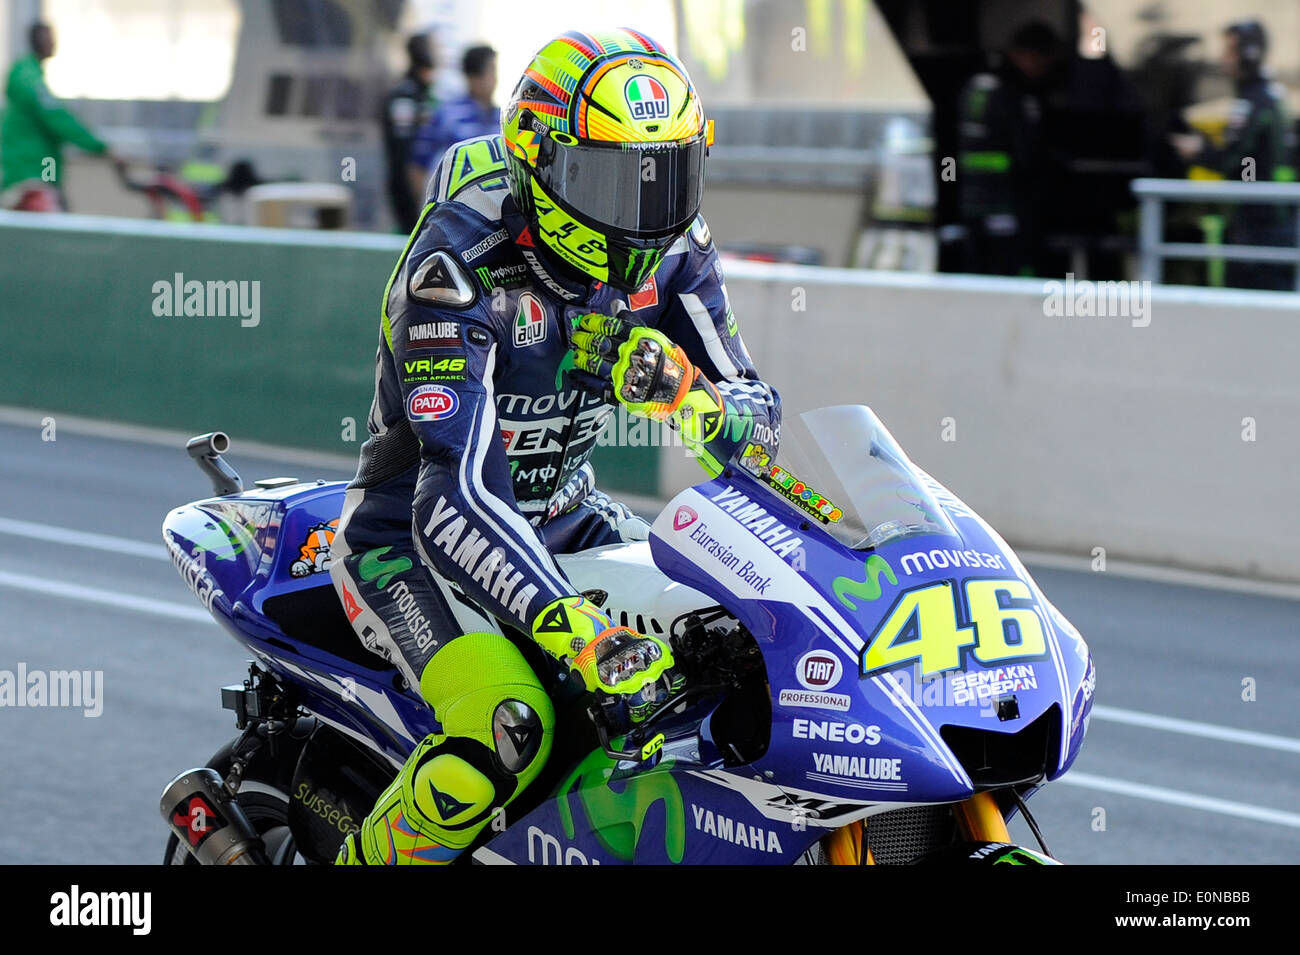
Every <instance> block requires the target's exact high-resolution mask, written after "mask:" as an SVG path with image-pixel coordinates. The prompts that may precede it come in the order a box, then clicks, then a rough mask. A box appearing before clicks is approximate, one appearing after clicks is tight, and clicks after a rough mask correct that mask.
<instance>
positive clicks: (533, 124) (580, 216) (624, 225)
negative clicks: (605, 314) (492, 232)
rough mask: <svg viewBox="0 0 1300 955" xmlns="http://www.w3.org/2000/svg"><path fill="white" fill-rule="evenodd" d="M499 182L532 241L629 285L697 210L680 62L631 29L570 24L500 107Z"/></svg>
mask: <svg viewBox="0 0 1300 955" xmlns="http://www.w3.org/2000/svg"><path fill="white" fill-rule="evenodd" d="M502 133H503V135H504V138H505V145H506V162H507V164H508V166H509V169H510V190H511V193H512V194H513V196H514V198H515V202H516V203H517V204H518V205H519V208H520V211H521V212H522V213H523V216H524V218H525V220H527V222H528V226H529V229H530V230H531V232H532V233H533V234H534V235H535V236H536V238H537V240H540V242H541V243H542V244H543V245H545V246H546V248H547V249H548V250H549V251H551V252H553V253H555V255H556V256H558V257H559V258H560V259H561V260H562V261H564V262H565V263H567V264H568V265H569V266H571V267H572V268H574V269H576V270H577V271H578V272H580V273H582V274H584V275H586V276H590V277H591V278H595V279H598V280H600V281H602V282H607V283H609V284H610V285H613V286H614V287H615V288H619V289H622V290H624V291H629V292H632V291H636V290H637V289H638V288H640V287H641V286H642V285H643V284H644V283H645V281H646V279H648V278H649V277H650V275H651V273H653V272H654V270H655V269H656V268H658V266H659V263H660V261H662V259H663V254H664V252H665V251H666V250H667V248H668V247H669V246H670V245H672V244H673V242H675V241H676V240H677V238H678V237H679V236H681V235H682V234H683V233H684V232H685V231H686V230H687V229H688V228H690V225H691V223H692V222H693V221H694V219H695V216H696V215H697V214H698V213H699V209H700V198H701V196H702V194H703V191H704V160H705V156H706V154H707V152H708V147H709V144H710V142H711V141H712V127H711V124H709V123H708V122H706V121H705V118H704V109H703V107H702V106H701V104H700V99H699V96H698V95H697V94H696V92H695V87H694V86H692V85H691V80H690V77H689V76H687V74H686V69H685V67H683V66H682V64H681V63H680V62H679V61H678V60H677V59H676V57H674V56H672V55H671V54H669V53H668V52H666V51H665V50H664V49H663V47H661V46H659V44H657V43H655V41H654V40H652V39H650V38H649V37H647V36H646V35H645V34H643V33H638V32H637V31H636V30H627V29H623V30H611V31H609V32H601V33H582V32H579V31H570V32H568V33H565V34H563V35H562V36H559V37H556V38H555V39H554V40H552V41H551V42H550V43H548V44H547V45H546V46H544V47H543V48H542V49H541V51H540V52H538V54H537V55H536V56H535V57H533V60H532V62H531V63H529V65H528V68H527V69H526V70H524V75H523V77H522V78H521V79H520V80H519V84H518V85H517V86H516V87H515V90H514V93H513V94H512V95H511V98H510V102H509V103H508V104H507V106H506V108H505V109H504V110H503V111H502Z"/></svg>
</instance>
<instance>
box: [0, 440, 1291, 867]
mask: <svg viewBox="0 0 1300 955" xmlns="http://www.w3.org/2000/svg"><path fill="white" fill-rule="evenodd" d="M10 420H13V416H12V415H10ZM229 457H230V459H231V460H232V462H233V463H234V464H235V466H236V469H237V470H238V471H239V472H240V474H241V475H243V477H244V478H245V480H246V482H249V483H251V480H252V479H255V478H259V477H268V476H273V475H282V474H290V475H293V476H296V477H302V478H316V477H320V478H326V479H345V478H349V477H351V469H349V468H339V467H324V466H319V465H303V464H302V463H301V462H299V463H295V464H286V463H285V462H284V461H283V460H270V459H266V458H261V459H259V458H256V457H253V456H250V455H248V454H242V453H240V452H239V449H238V446H236V448H235V449H234V451H233V452H232V453H231V454H230V455H229ZM956 490H958V493H960V489H956ZM209 494H210V491H209V485H208V483H207V481H206V479H205V478H204V477H203V476H202V475H201V474H200V473H199V471H198V469H197V468H196V467H195V466H194V465H193V463H192V462H191V461H190V460H189V459H188V457H187V456H186V455H185V453H184V450H183V448H181V447H180V446H179V445H177V446H174V447H168V446H165V445H162V444H159V443H151V442H147V441H140V440H135V439H124V438H123V437H121V436H112V437H109V436H104V435H103V434H87V433H73V432H71V431H70V430H69V429H68V428H66V427H61V428H60V430H59V431H58V434H57V440H55V441H53V442H48V441H42V440H41V433H40V429H39V427H38V426H36V425H35V424H29V423H0V670H9V671H16V669H17V666H18V664H19V663H20V662H22V663H25V664H26V667H27V669H28V671H29V672H30V671H33V670H37V669H45V670H71V669H77V670H102V671H103V711H102V714H101V715H99V716H98V717H87V716H85V715H84V714H83V711H82V710H80V709H60V708H30V707H21V708H20V707H0V863H104V864H120V863H153V862H157V861H158V860H159V859H160V858H161V854H162V847H163V843H164V841H165V839H166V836H167V832H166V828H165V826H164V824H163V823H162V821H161V819H160V817H159V814H158V796H159V794H160V792H161V790H162V787H163V785H164V784H165V783H166V782H167V781H168V780H169V779H170V778H171V777H172V776H173V775H175V774H176V773H177V772H180V771H181V770H184V769H188V768H190V767H192V766H196V765H200V764H202V763H203V761H204V760H206V759H207V757H208V756H209V755H210V754H211V753H212V752H213V751H215V750H216V749H217V748H218V747H219V746H220V745H221V744H222V743H223V742H225V741H226V740H227V739H228V738H230V737H231V736H233V735H234V732H235V731H234V725H233V722H232V716H231V714H230V713H228V712H226V711H224V710H222V709H221V708H220V702H219V693H218V688H219V687H220V686H221V685H223V684H227V683H232V682H238V680H239V679H240V678H241V677H242V675H243V673H244V671H245V665H244V660H245V658H246V655H245V653H244V652H243V651H242V650H241V648H240V647H239V646H238V645H237V644H236V643H235V642H234V641H232V640H231V639H230V638H229V637H228V636H226V635H225V633H224V632H223V631H222V630H220V628H218V627H217V626H216V624H214V623H212V622H211V621H210V620H204V619H203V618H204V616H205V614H204V612H203V610H202V608H201V607H200V606H199V604H198V603H197V602H196V601H195V600H194V599H193V598H192V597H191V595H190V593H189V591H188V590H187V589H186V587H185V585H184V583H183V582H182V581H181V580H180V578H179V577H178V576H177V574H176V572H175V571H174V570H173V569H172V566H171V564H170V562H169V561H168V560H167V558H166V555H165V552H164V550H163V548H162V546H161V544H160V537H159V526H160V522H161V520H162V518H163V516H164V515H165V514H166V512H167V511H168V510H169V509H170V508H172V507H175V506H176V505H179V504H183V503H185V502H187V501H190V500H194V499H197V498H200V497H206V496H209ZM1027 563H1028V564H1029V567H1030V570H1031V571H1032V572H1033V573H1034V575H1035V577H1036V579H1037V580H1038V582H1039V583H1040V584H1041V585H1042V587H1043V588H1044V590H1045V591H1046V592H1047V594H1048V595H1049V596H1050V597H1051V599H1052V600H1053V602H1055V603H1056V605H1057V606H1058V607H1059V608H1060V609H1061V610H1062V612H1063V613H1065V614H1066V616H1068V617H1069V618H1070V619H1071V620H1072V621H1073V622H1074V623H1075V625H1076V626H1078V628H1079V629H1080V631H1081V632H1082V633H1083V634H1084V636H1085V638H1086V639H1087V640H1088V642H1089V645H1090V646H1091V648H1092V652H1093V654H1094V657H1095V659H1096V662H1097V704H1098V706H1097V709H1096V710H1095V711H1094V716H1093V719H1092V722H1091V727H1090V730H1089V734H1088V738H1087V741H1086V743H1085V744H1084V748H1083V752H1082V754H1081V756H1080V757H1079V759H1078V761H1077V762H1076V764H1075V766H1074V768H1073V769H1072V770H1071V771H1070V773H1069V774H1067V776H1066V777H1065V778H1064V779H1063V780H1061V781H1059V782H1057V783H1054V784H1052V785H1049V786H1047V787H1046V788H1045V789H1043V790H1042V791H1040V792H1039V793H1038V794H1037V795H1035V796H1034V798H1033V799H1032V800H1031V802H1030V808H1031V809H1032V810H1033V811H1034V812H1035V815H1036V816H1037V818H1038V821H1039V823H1040V826H1041V828H1042V830H1043V834H1044V836H1045V837H1046V839H1047V841H1048V844H1049V846H1050V848H1051V850H1052V852H1053V854H1055V855H1056V856H1057V857H1058V858H1060V859H1062V860H1063V861H1065V862H1067V863H1074V864H1087V863H1194V864H1225V863H1227V864H1243V863H1296V862H1300V640H1297V637H1300V623H1298V622H1297V621H1298V620H1300V600H1297V599H1296V598H1295V597H1294V596H1289V595H1287V593H1286V592H1285V591H1283V592H1281V594H1279V592H1278V591H1277V590H1276V589H1273V590H1270V589H1268V588H1260V589H1259V590H1260V592H1252V591H1251V589H1250V588H1249V587H1248V588H1247V589H1246V590H1245V591H1242V590H1235V591H1234V590H1227V589H1223V588H1221V587H1219V586H1205V585H1198V586H1192V585H1188V584H1185V583H1171V582H1158V581H1153V580H1150V579H1139V578H1135V577H1127V576H1121V575H1119V574H1116V573H1114V572H1111V573H1090V572H1087V571H1072V570H1062V569H1060V567H1059V562H1051V561H1049V562H1048V563H1051V564H1052V565H1053V566H1050V567H1048V566H1043V564H1042V563H1036V562H1035V561H1034V560H1032V559H1029V560H1027ZM1201 583H1202V584H1203V583H1204V582H1203V581H1202V582H1201ZM1297 593H1300V589H1298V590H1297ZM1247 679H1249V680H1253V681H1254V694H1255V699H1254V700H1252V701H1247V700H1243V698H1242V696H1243V681H1244V680H1247ZM1012 835H1013V837H1015V838H1016V839H1017V840H1018V841H1020V842H1021V843H1022V844H1025V845H1032V844H1033V843H1032V837H1031V835H1030V833H1029V831H1028V829H1027V827H1025V826H1024V825H1023V824H1022V823H1019V822H1017V823H1016V824H1015V825H1013V827H1012ZM1211 881H1215V880H1211ZM1221 881H1222V880H1221V879H1220V880H1217V881H1216V882H1215V885H1213V886H1209V885H1207V886H1205V887H1208V888H1215V887H1217V888H1222V887H1224V886H1221V885H1219V884H1218V882H1221Z"/></svg>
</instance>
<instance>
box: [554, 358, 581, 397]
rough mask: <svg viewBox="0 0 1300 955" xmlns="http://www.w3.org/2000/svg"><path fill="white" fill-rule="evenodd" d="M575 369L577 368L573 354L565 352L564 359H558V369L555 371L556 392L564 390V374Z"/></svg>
mask: <svg viewBox="0 0 1300 955" xmlns="http://www.w3.org/2000/svg"><path fill="white" fill-rule="evenodd" d="M577 367H578V363H577V361H576V360H575V359H574V355H573V352H571V351H566V352H565V353H564V357H563V358H561V359H560V365H559V367H558V368H556V369H555V390H556V391H563V390H564V373H565V372H567V371H569V370H571V369H574V368H577Z"/></svg>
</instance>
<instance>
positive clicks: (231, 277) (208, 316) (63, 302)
mask: <svg viewBox="0 0 1300 955" xmlns="http://www.w3.org/2000/svg"><path fill="white" fill-rule="evenodd" d="M404 244H405V239H404V238H401V237H398V236H388V235H366V234H360V233H346V232H310V231H296V230H281V229H253V228H244V227H239V226H216V225H202V226H191V225H175V224H172V223H164V222H152V221H147V220H136V219H110V218H98V217H92V216H75V215H70V216H37V215H32V214H30V213H14V212H0V405H16V406H21V407H28V408H38V409H42V410H48V411H50V412H56V413H57V412H64V413H68V414H76V415H82V416H85V417H89V418H100V419H105V420H112V421H123V422H130V423H134V424H142V425H149V426H153V427H159V428H176V429H180V430H184V431H189V432H190V433H193V434H198V433H200V432H203V431H211V430H213V429H216V428H220V429H222V430H225V431H228V432H229V433H230V434H231V435H232V436H233V437H235V438H236V439H238V438H244V439H248V440H256V441H263V442H267V443H271V444H279V445H283V446H287V447H297V448H309V449H314V450H320V451H330V452H335V453H342V454H353V455H354V454H356V453H357V451H358V450H359V448H360V446H361V442H362V441H364V440H365V438H366V415H367V413H368V411H369V408H370V400H371V397H372V395H373V393H374V355H375V348H376V347H377V345H378V342H379V307H380V299H381V297H382V293H383V289H384V286H385V283H386V282H387V280H388V276H389V273H390V272H391V271H392V269H393V264H394V263H395V262H396V260H397V256H398V254H399V253H400V252H401V249H402V247H403V245H404ZM192 282H198V283H201V284H202V292H201V294H200V296H199V298H195V299H193V300H192V304H193V305H194V309H192V310H194V311H201V312H202V313H203V314H201V315H195V314H188V315H187V314H184V313H185V312H186V308H187V302H188V301H189V300H190V293H191V292H192V291H198V290H197V289H196V288H194V287H192V286H191V285H190V283H192ZM178 311H179V312H180V313H181V314H179V315H178V314H177V312H178ZM654 453H655V452H654V450H653V449H651V448H613V447H607V448H600V449H598V451H597V456H596V458H595V461H596V466H597V468H598V469H599V471H600V474H601V478H602V481H603V482H604V483H605V484H607V485H608V486H609V487H612V488H616V489H622V490H628V491H634V492H642V493H653V492H654V491H655V489H656V484H655V480H656V474H655V469H654Z"/></svg>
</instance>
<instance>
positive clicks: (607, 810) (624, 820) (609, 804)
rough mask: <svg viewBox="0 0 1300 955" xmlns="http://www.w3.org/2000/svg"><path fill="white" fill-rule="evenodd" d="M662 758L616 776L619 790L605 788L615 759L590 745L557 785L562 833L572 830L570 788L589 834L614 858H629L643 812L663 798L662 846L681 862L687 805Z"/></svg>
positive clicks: (642, 823)
mask: <svg viewBox="0 0 1300 955" xmlns="http://www.w3.org/2000/svg"><path fill="white" fill-rule="evenodd" d="M670 765H671V761H670V760H665V761H664V762H662V763H660V764H659V765H658V766H657V767H655V769H654V771H652V772H643V773H641V774H640V775H637V776H629V777H628V778H627V779H624V780H621V782H622V783H623V791H622V792H615V791H614V790H613V789H611V788H610V783H609V781H608V777H609V775H610V772H611V770H612V769H613V766H614V763H613V761H611V760H610V758H609V757H608V756H606V755H605V754H604V753H603V752H601V751H600V750H593V751H592V752H591V753H590V754H589V755H588V756H587V758H586V759H584V760H583V761H582V762H581V763H579V764H578V767H577V769H575V770H574V771H573V774H572V775H571V776H569V778H568V779H567V780H565V782H564V783H563V785H561V786H560V789H559V794H558V797H557V798H558V800H559V807H558V808H559V813H560V821H561V823H562V824H563V825H564V834H565V835H566V836H567V837H568V838H570V839H572V838H574V835H575V833H576V831H577V830H576V828H575V826H574V822H573V810H572V809H571V808H570V805H569V796H570V795H571V794H575V793H574V790H575V788H576V790H577V791H576V795H577V797H578V802H579V803H580V804H581V805H582V810H583V812H584V813H586V816H587V822H588V823H589V824H590V826H591V831H592V834H593V835H594V836H595V837H596V840H597V841H598V842H599V843H600V845H601V847H602V848H603V849H604V850H605V851H606V852H608V853H609V854H610V855H612V856H613V857H614V858H616V859H621V860H622V861H624V862H631V861H632V858H633V856H635V855H636V848H637V846H638V845H639V844H640V842H641V830H642V829H643V828H644V826H645V817H646V814H647V813H649V812H650V809H651V807H652V806H654V804H655V803H657V802H659V801H661V800H662V801H663V804H664V815H665V820H664V852H666V853H667V854H668V858H669V859H670V860H671V861H673V862H681V861H682V855H683V854H684V853H685V851H686V808H685V806H684V805H683V803H682V791H681V788H680V787H679V786H678V785H677V780H675V779H673V777H672V774H671V773H668V772H665V770H667V769H668V767H669V766H670Z"/></svg>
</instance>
